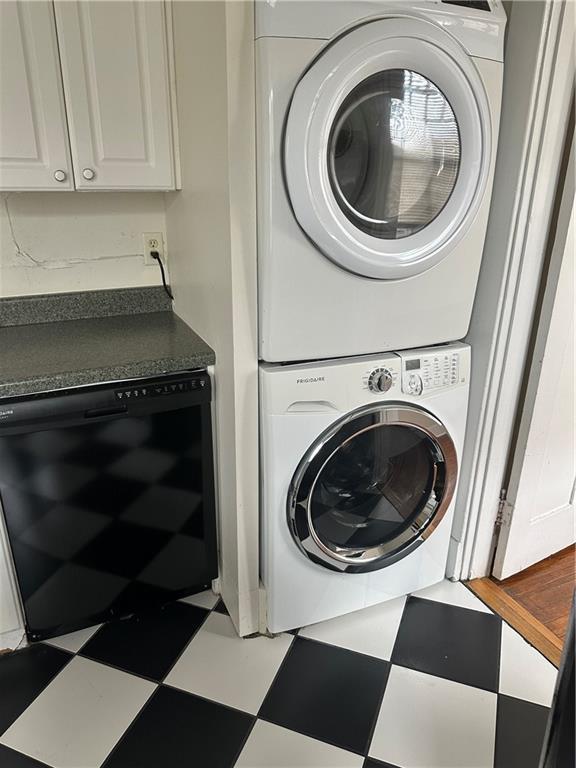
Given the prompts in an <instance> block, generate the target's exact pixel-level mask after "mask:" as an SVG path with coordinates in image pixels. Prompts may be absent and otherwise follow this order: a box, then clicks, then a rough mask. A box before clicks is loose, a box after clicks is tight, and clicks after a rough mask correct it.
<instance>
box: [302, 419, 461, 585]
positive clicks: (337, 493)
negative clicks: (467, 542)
mask: <svg viewBox="0 0 576 768" xmlns="http://www.w3.org/2000/svg"><path fill="white" fill-rule="evenodd" d="M457 474H458V468H457V459H456V450H455V447H454V443H453V442H452V439H451V437H450V435H449V434H448V432H447V431H446V428H445V427H444V426H443V425H442V423H441V422H440V421H439V420H438V419H436V418H435V417H434V416H432V415H431V414H429V413H428V412H427V411H424V410H422V409H420V408H416V407H413V406H409V405H400V404H381V405H379V406H373V405H370V406H367V407H364V408H361V409H359V410H357V411H354V412H353V413H351V414H349V415H348V416H346V418H344V419H341V420H339V421H337V422H336V423H335V424H333V425H332V426H331V427H330V428H329V429H328V430H327V431H326V432H324V434H322V435H321V436H320V438H319V439H318V440H317V441H316V442H315V443H314V444H313V445H311V446H310V448H309V450H308V452H307V454H306V455H305V456H304V458H303V459H302V461H301V463H300V465H299V467H298V469H297V471H296V473H295V475H294V478H293V480H292V484H291V487H290V492H289V495H288V510H287V511H288V523H289V526H290V530H291V532H292V536H293V537H294V540H295V541H296V543H297V545H298V546H299V547H300V549H301V550H302V552H304V554H305V555H306V556H307V557H308V558H310V560H312V561H314V562H315V563H318V564H320V565H322V566H324V567H326V568H329V569H331V570H336V571H344V572H348V573H363V572H366V571H373V570H377V569H379V568H384V567H385V566H387V565H390V564H391V563H393V562H395V561H397V560H399V559H401V558H403V557H405V556H406V555H407V554H409V553H410V552H412V551H413V550H414V549H415V548H416V547H417V546H419V545H420V544H421V543H422V542H423V541H425V540H426V539H427V538H428V536H430V534H431V533H432V532H433V531H434V529H435V528H436V527H437V525H438V524H439V523H440V521H441V520H442V518H443V517H444V514H445V513H446V510H447V509H448V507H449V505H450V501H451V500H452V496H453V493H454V488H455V486H456V478H457Z"/></svg>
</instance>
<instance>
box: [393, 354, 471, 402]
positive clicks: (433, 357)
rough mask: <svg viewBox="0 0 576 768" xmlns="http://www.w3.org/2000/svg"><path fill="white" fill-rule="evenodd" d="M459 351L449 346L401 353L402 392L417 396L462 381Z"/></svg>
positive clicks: (462, 371)
mask: <svg viewBox="0 0 576 768" xmlns="http://www.w3.org/2000/svg"><path fill="white" fill-rule="evenodd" d="M460 353H461V350H459V349H454V348H450V346H447V347H445V348H442V347H438V348H437V349H427V350H425V351H424V350H422V351H421V350H415V351H414V352H403V353H401V354H400V357H401V358H402V392H404V393H405V394H407V395H416V396H417V395H421V394H423V393H427V392H431V391H436V390H440V389H446V388H448V387H454V386H456V385H457V384H460V383H463V382H464V381H465V371H464V370H462V366H461V361H460ZM463 376H464V378H463Z"/></svg>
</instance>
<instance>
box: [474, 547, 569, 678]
mask: <svg viewBox="0 0 576 768" xmlns="http://www.w3.org/2000/svg"><path fill="white" fill-rule="evenodd" d="M575 562H576V545H573V546H571V547H567V548H566V549H563V550H562V551H561V552H558V553H557V554H555V555H552V557H548V558H546V560H542V561H541V562H540V563H536V565H533V566H531V567H530V568H527V569H526V570H525V571H522V572H521V573H518V574H516V575H515V576H511V577H510V578H508V579H504V580H503V581H498V580H497V579H494V578H493V577H490V578H485V579H474V580H473V581H470V582H468V586H469V587H470V589H471V590H472V591H473V592H475V593H476V594H477V595H478V597H480V598H481V599H482V600H483V601H484V602H485V603H486V604H487V605H488V606H490V608H492V610H494V611H496V613H498V614H500V615H501V616H502V618H503V619H504V620H505V621H507V622H508V623H509V624H510V625H511V626H512V627H514V629H516V630H517V631H518V632H520V634H522V635H524V637H525V638H526V639H527V640H528V641H529V642H530V643H532V645H534V646H535V647H536V648H538V650H539V651H541V652H542V653H543V654H544V655H545V656H546V657H547V658H548V659H550V661H551V662H552V663H554V664H556V666H558V664H559V662H560V656H561V653H562V645H563V641H564V636H565V634H566V628H567V626H568V619H569V616H570V608H571V604H572V595H573V593H574V588H575V586H576V565H575Z"/></svg>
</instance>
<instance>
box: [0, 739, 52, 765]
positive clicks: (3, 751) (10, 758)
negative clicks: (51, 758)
mask: <svg viewBox="0 0 576 768" xmlns="http://www.w3.org/2000/svg"><path fill="white" fill-rule="evenodd" d="M0 765H1V766H2V768H48V766H47V765H46V763H39V762H38V760H34V758H32V757H28V755H23V754H22V753H21V752H15V751H14V750H13V749H9V748H8V747H5V746H4V745H3V744H0Z"/></svg>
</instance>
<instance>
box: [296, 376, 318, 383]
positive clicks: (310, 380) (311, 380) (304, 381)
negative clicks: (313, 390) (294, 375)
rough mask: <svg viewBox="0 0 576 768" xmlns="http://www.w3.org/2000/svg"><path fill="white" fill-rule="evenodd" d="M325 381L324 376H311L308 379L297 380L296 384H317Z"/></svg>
mask: <svg viewBox="0 0 576 768" xmlns="http://www.w3.org/2000/svg"><path fill="white" fill-rule="evenodd" d="M319 381H324V376H310V378H308V379H296V384H316V383H318V382H319Z"/></svg>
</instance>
